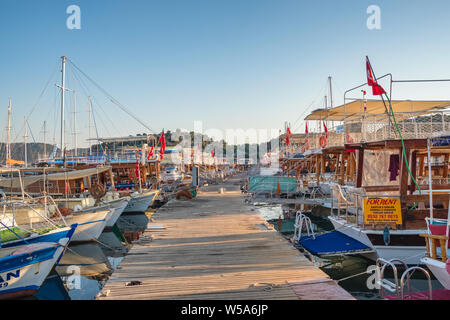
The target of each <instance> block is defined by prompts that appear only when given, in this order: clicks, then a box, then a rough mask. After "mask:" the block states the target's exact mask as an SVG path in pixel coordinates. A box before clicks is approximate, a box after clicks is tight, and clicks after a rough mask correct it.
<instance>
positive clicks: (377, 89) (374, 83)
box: [366, 57, 386, 96]
mask: <svg viewBox="0 0 450 320" xmlns="http://www.w3.org/2000/svg"><path fill="white" fill-rule="evenodd" d="M366 72H367V84H368V85H369V86H371V87H372V94H373V95H374V96H379V95H382V94H383V93H386V91H384V89H383V88H382V87H381V86H380V85H379V84H378V83H377V81H376V80H375V79H374V77H373V72H372V66H371V65H370V61H369V57H366Z"/></svg>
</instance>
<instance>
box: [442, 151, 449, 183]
mask: <svg viewBox="0 0 450 320" xmlns="http://www.w3.org/2000/svg"><path fill="white" fill-rule="evenodd" d="M442 177H443V178H447V177H448V153H447V154H446V155H445V156H444V172H443V174H442Z"/></svg>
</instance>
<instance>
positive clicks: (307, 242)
mask: <svg viewBox="0 0 450 320" xmlns="http://www.w3.org/2000/svg"><path fill="white" fill-rule="evenodd" d="M299 242H300V244H301V246H302V247H303V248H305V249H306V250H308V251H309V252H311V253H312V254H314V255H316V256H321V255H322V256H323V255H334V254H339V253H342V254H346V253H347V254H348V253H351V252H352V251H365V250H367V251H372V249H371V248H370V247H368V246H366V245H365V244H364V243H362V242H359V241H358V240H355V239H353V238H351V237H349V236H347V235H345V234H343V233H341V232H339V231H332V232H328V233H324V234H320V235H317V236H316V238H315V239H313V237H312V236H307V237H302V238H301V239H300V241H299Z"/></svg>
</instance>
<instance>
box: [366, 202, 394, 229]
mask: <svg viewBox="0 0 450 320" xmlns="http://www.w3.org/2000/svg"><path fill="white" fill-rule="evenodd" d="M364 224H402V210H401V206H400V199H398V198H365V199H364Z"/></svg>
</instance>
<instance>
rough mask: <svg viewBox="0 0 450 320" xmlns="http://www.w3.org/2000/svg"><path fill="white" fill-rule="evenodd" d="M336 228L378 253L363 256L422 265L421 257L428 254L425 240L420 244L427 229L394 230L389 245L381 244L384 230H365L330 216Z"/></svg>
mask: <svg viewBox="0 0 450 320" xmlns="http://www.w3.org/2000/svg"><path fill="white" fill-rule="evenodd" d="M329 219H330V221H331V223H332V224H333V226H334V228H335V229H336V230H337V231H339V232H341V233H343V234H345V235H347V236H349V237H351V238H353V239H355V240H358V241H359V242H361V243H363V244H365V245H366V246H368V247H370V248H372V249H373V250H375V251H376V253H368V254H363V256H365V257H367V258H369V259H371V260H374V261H375V260H376V259H377V258H383V259H385V260H392V259H400V260H402V261H404V262H405V263H406V264H407V265H420V264H422V263H421V259H422V258H423V257H424V256H425V255H426V247H425V245H424V240H423V239H421V240H420V243H423V245H418V244H419V242H418V241H419V240H418V239H420V236H419V234H421V233H425V232H426V231H425V230H392V231H391V234H390V237H391V242H390V244H389V245H387V246H386V245H381V243H380V237H381V238H382V231H373V230H363V229H361V228H359V227H358V226H356V225H352V224H347V223H346V221H345V220H343V219H339V218H337V217H329Z"/></svg>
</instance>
